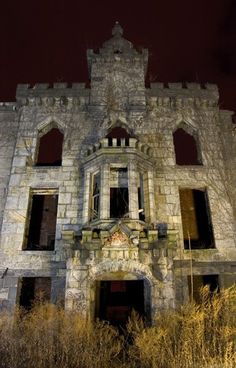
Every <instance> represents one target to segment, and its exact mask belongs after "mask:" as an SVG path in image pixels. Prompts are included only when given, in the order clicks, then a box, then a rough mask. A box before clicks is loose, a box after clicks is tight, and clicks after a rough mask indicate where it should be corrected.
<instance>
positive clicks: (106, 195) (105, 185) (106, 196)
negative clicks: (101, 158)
mask: <svg viewBox="0 0 236 368" xmlns="http://www.w3.org/2000/svg"><path fill="white" fill-rule="evenodd" d="M109 217H110V165H109V164H108V163H106V164H104V165H102V166H101V190H100V219H101V220H106V219H109Z"/></svg>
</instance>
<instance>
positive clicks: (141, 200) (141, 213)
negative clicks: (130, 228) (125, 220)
mask: <svg viewBox="0 0 236 368" xmlns="http://www.w3.org/2000/svg"><path fill="white" fill-rule="evenodd" d="M138 208H139V210H138V213H139V220H141V221H145V211H144V188H143V175H142V174H140V175H139V187H138Z"/></svg>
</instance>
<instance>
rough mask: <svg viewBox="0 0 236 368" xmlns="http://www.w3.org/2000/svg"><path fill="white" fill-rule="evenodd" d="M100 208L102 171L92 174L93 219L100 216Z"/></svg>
mask: <svg viewBox="0 0 236 368" xmlns="http://www.w3.org/2000/svg"><path fill="white" fill-rule="evenodd" d="M99 210H100V172H99V173H96V174H94V175H93V176H92V206H91V219H92V220H96V219H97V218H99Z"/></svg>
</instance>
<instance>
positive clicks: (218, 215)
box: [0, 23, 236, 321]
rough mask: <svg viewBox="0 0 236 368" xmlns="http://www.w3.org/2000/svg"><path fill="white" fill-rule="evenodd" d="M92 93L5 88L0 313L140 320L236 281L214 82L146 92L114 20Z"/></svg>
mask: <svg viewBox="0 0 236 368" xmlns="http://www.w3.org/2000/svg"><path fill="white" fill-rule="evenodd" d="M87 59H88V67H89V74H90V80H91V85H90V87H89V88H87V87H85V85H84V84H82V83H78V84H77V83H76V84H72V86H68V85H67V84H65V83H55V84H54V85H53V86H49V85H47V84H37V85H35V86H34V87H30V86H29V85H18V87H17V92H16V102H13V103H1V105H0V119H1V120H0V124H1V128H0V129H1V131H0V133H1V137H0V139H1V146H0V158H1V161H0V175H1V182H0V199H1V201H0V206H1V207H0V225H1V246H0V305H1V308H3V309H4V308H12V307H14V305H15V304H16V303H17V304H20V305H23V306H26V307H29V306H30V304H31V303H32V300H34V299H35V298H37V297H39V298H48V299H50V300H51V301H52V302H62V303H64V305H65V307H66V308H67V309H77V310H78V311H80V312H81V313H83V314H84V315H86V316H87V317H88V318H91V319H93V318H95V317H100V318H102V319H108V320H110V321H122V320H124V319H125V318H127V315H128V314H129V313H130V310H131V309H132V308H134V309H137V310H138V311H139V312H140V313H141V314H143V315H144V316H145V317H146V318H147V319H149V320H151V319H152V318H154V316H155V314H156V313H158V310H160V309H162V308H168V307H175V306H176V305H178V304H179V303H183V302H185V301H187V300H189V298H191V297H194V298H195V299H197V298H198V290H199V287H200V286H201V285H206V284H209V285H210V288H211V289H212V290H213V289H216V288H217V287H218V288H223V287H228V286H230V285H232V284H233V283H234V282H235V281H236V244H235V242H236V228H235V213H236V193H235V187H236V144H235V136H234V130H233V125H232V121H231V120H232V119H231V117H232V112H231V111H226V110H220V108H219V105H218V99H219V95H218V89H217V86H216V85H211V84H208V85H206V86H204V87H203V86H201V85H199V84H196V83H187V84H186V85H182V84H180V83H169V84H168V85H163V84H162V83H154V84H151V85H150V87H148V88H147V87H146V86H145V77H146V70H147V63H148V51H147V50H143V51H142V52H138V51H136V49H135V47H134V46H133V45H132V44H131V42H129V41H127V40H126V39H125V38H123V30H122V28H121V26H120V25H119V24H118V23H116V24H115V26H114V28H113V30H112V37H111V39H109V40H108V41H106V42H105V43H104V44H103V46H102V48H101V49H100V50H99V51H98V52H93V51H92V50H88V52H87Z"/></svg>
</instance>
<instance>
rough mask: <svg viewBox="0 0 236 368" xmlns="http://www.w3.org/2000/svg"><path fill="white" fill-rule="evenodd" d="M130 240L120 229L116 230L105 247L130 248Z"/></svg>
mask: <svg viewBox="0 0 236 368" xmlns="http://www.w3.org/2000/svg"><path fill="white" fill-rule="evenodd" d="M130 245H131V244H130V239H129V238H128V236H127V235H126V234H124V233H123V232H122V231H121V230H120V229H118V230H116V231H115V232H114V233H113V234H111V235H110V236H109V238H107V240H106V241H105V247H107V246H108V247H122V248H123V247H128V246H130Z"/></svg>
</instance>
